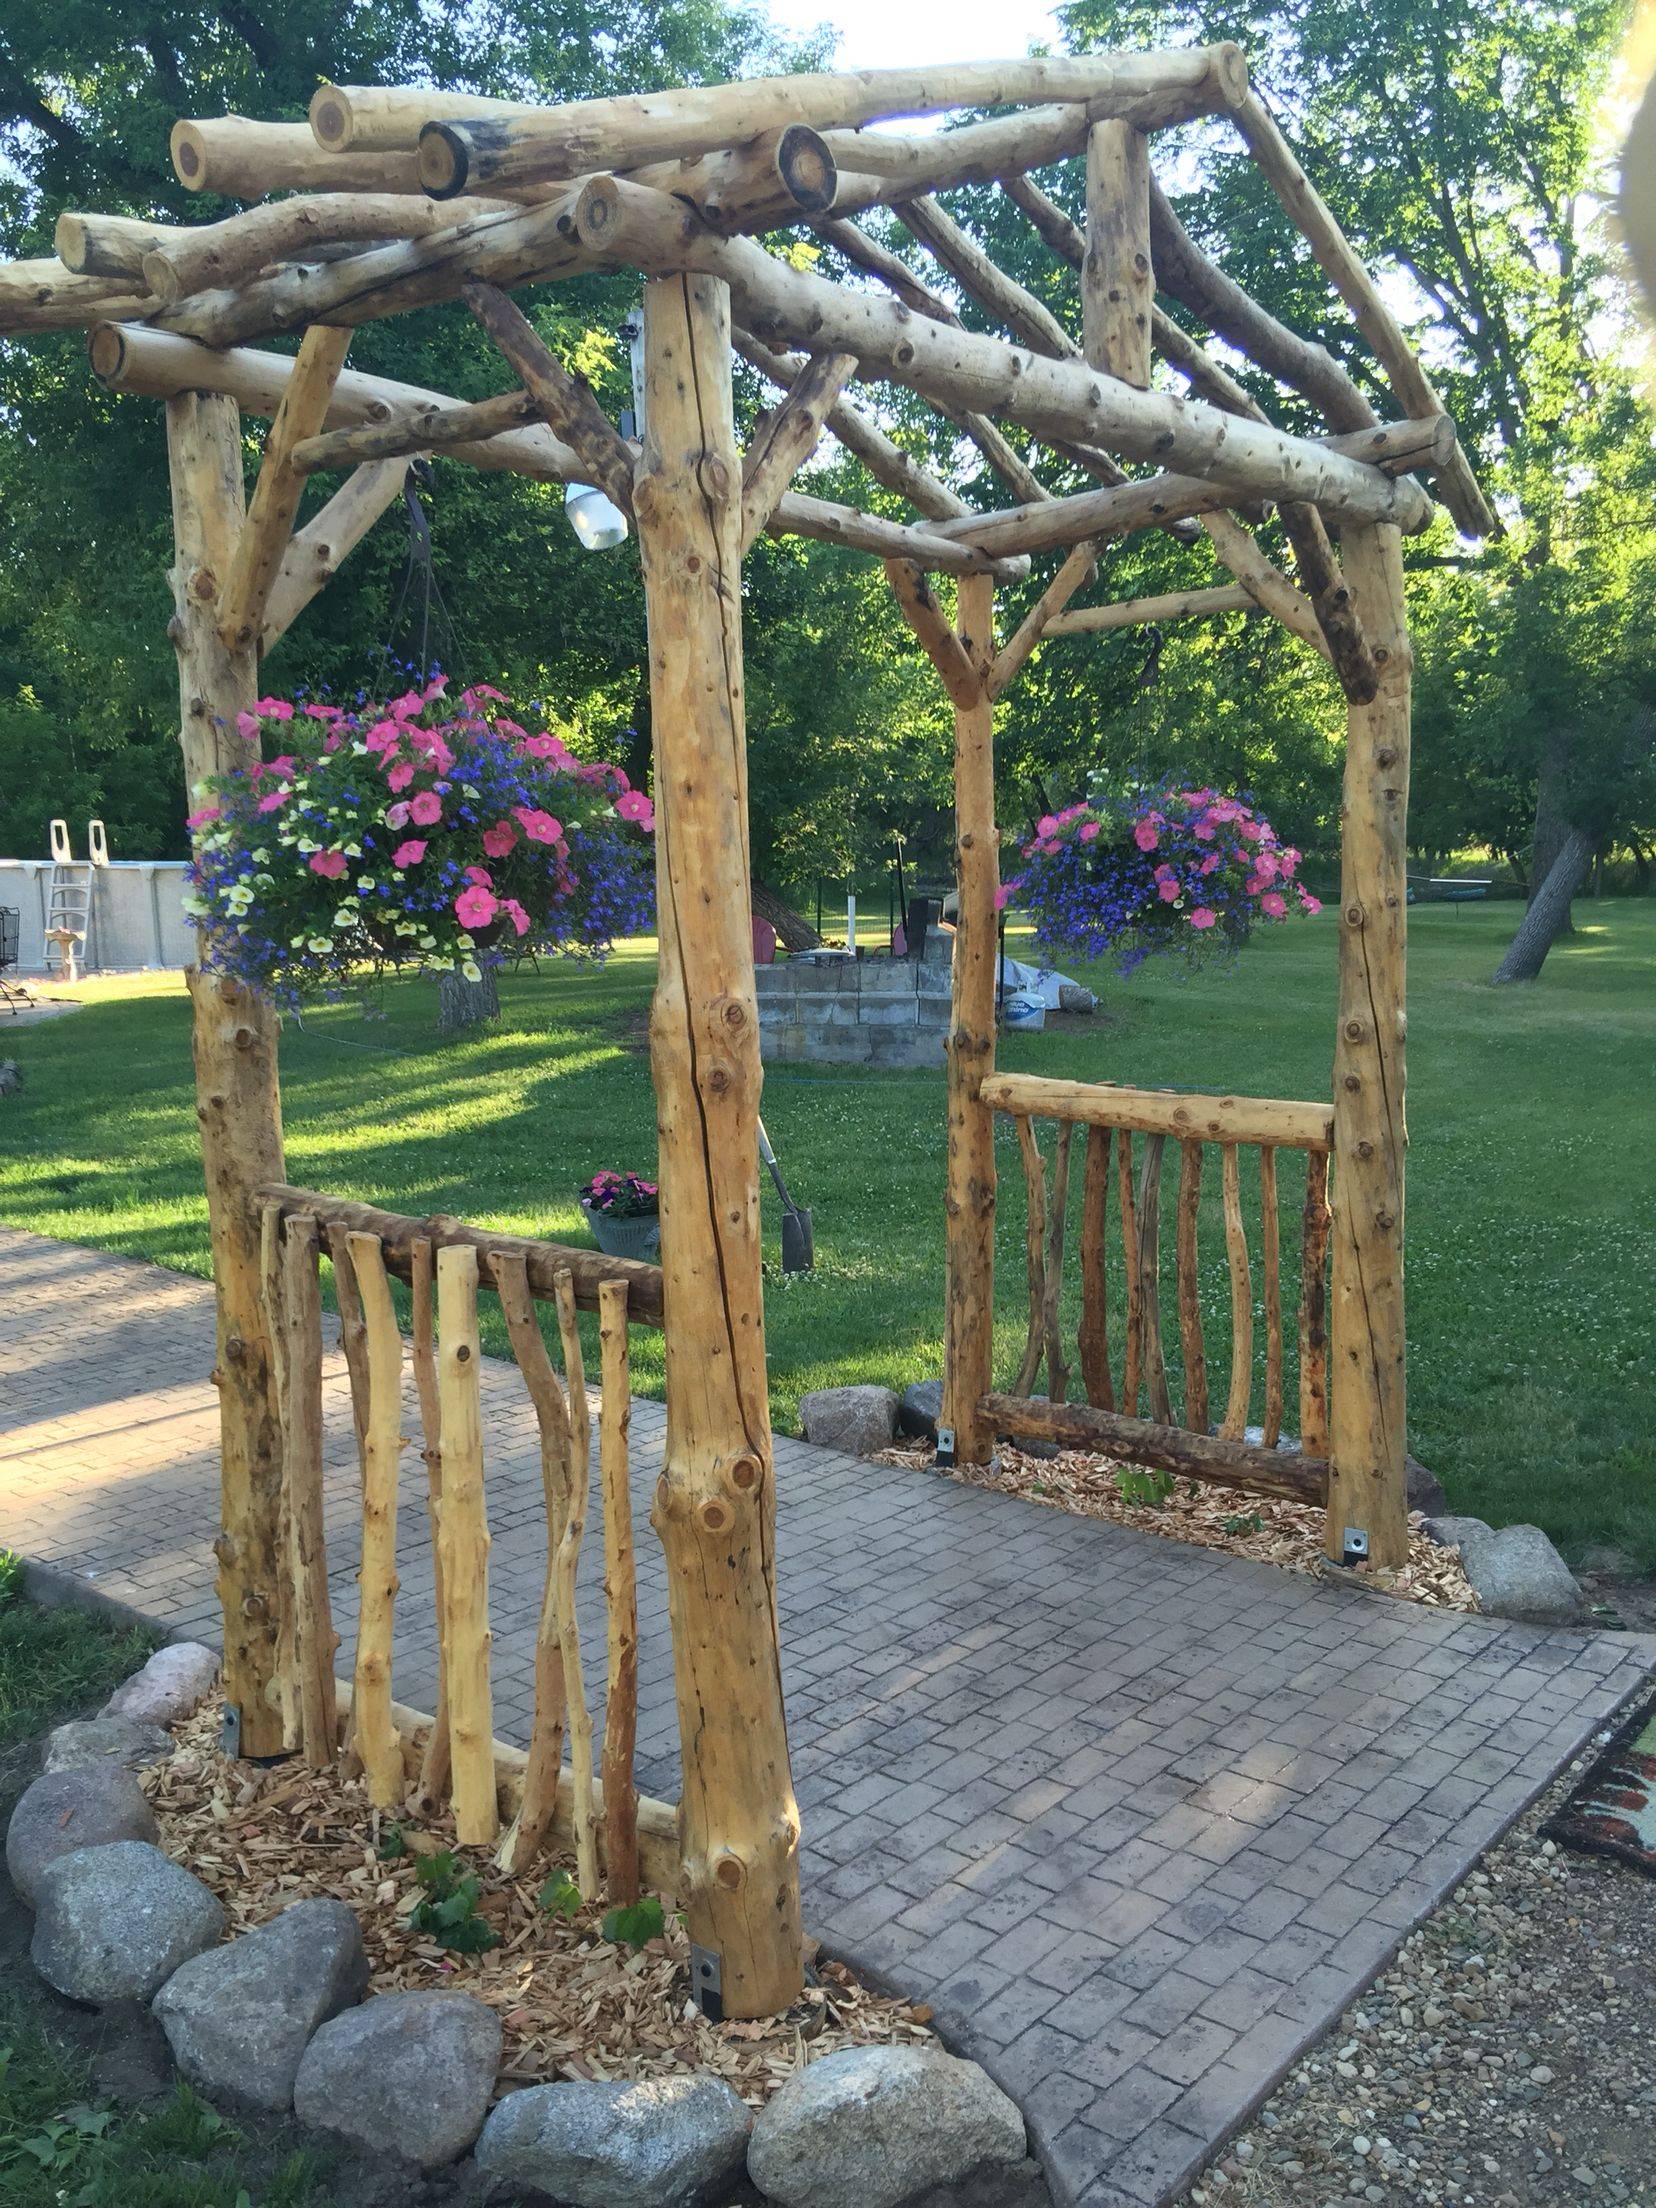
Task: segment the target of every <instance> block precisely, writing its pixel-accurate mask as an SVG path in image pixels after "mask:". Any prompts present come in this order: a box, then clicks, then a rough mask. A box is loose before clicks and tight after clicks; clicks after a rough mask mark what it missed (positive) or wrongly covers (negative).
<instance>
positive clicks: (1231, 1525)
mask: <svg viewBox="0 0 1656 2208" xmlns="http://www.w3.org/2000/svg"><path fill="white" fill-rule="evenodd" d="M1224 1528H1225V1531H1226V1532H1227V1533H1263V1532H1264V1531H1265V1521H1264V1519H1263V1518H1261V1516H1260V1515H1259V1513H1258V1511H1257V1510H1247V1511H1238V1512H1237V1514H1236V1516H1235V1517H1234V1518H1227V1519H1225V1520H1224Z"/></svg>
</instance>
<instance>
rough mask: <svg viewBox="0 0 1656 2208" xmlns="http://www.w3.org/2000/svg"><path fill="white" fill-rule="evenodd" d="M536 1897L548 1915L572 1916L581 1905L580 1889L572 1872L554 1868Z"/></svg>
mask: <svg viewBox="0 0 1656 2208" xmlns="http://www.w3.org/2000/svg"><path fill="white" fill-rule="evenodd" d="M538 1898H539V1901H540V1905H541V1907H542V1908H543V1909H544V1910H545V1911H546V1913H547V1915H548V1916H549V1917H572V1916H574V1914H575V1912H576V1910H577V1909H579V1908H580V1906H581V1889H580V1887H579V1886H577V1885H576V1883H575V1879H574V1875H573V1873H571V1872H569V1871H566V1870H556V1871H554V1872H553V1873H552V1876H551V1877H550V1878H549V1879H548V1880H547V1882H546V1884H545V1885H544V1886H543V1887H542V1888H541V1890H540V1894H539V1897H538Z"/></svg>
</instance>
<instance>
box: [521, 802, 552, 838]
mask: <svg viewBox="0 0 1656 2208" xmlns="http://www.w3.org/2000/svg"><path fill="white" fill-rule="evenodd" d="M512 816H513V818H514V819H515V820H516V821H517V822H518V823H519V825H520V826H521V827H522V829H523V832H524V834H525V835H526V836H527V837H528V838H529V841H530V842H531V843H556V842H557V840H558V838H559V837H560V836H561V835H562V834H563V823H562V821H559V820H554V819H553V817H552V815H551V814H550V813H547V812H541V811H538V810H537V809H536V808H535V807H534V806H532V805H514V806H513V807H512Z"/></svg>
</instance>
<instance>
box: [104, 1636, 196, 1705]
mask: <svg viewBox="0 0 1656 2208" xmlns="http://www.w3.org/2000/svg"><path fill="white" fill-rule="evenodd" d="M218 1675H219V1660H218V1658H217V1656H215V1655H214V1653H213V1651H212V1650H211V1649H210V1648H205V1647H203V1646H202V1644H201V1642H200V1641H174V1642H173V1643H172V1644H171V1645H170V1646H168V1647H166V1648H158V1649H157V1650H156V1652H155V1654H154V1655H153V1656H152V1657H151V1658H150V1660H149V1662H148V1663H147V1664H146V1665H145V1666H144V1668H143V1669H142V1671H135V1672H134V1673H133V1675H132V1677H131V1678H130V1679H127V1680H124V1681H123V1682H122V1684H121V1685H120V1686H118V1687H117V1688H116V1689H115V1692H114V1693H113V1694H112V1695H111V1696H110V1698H109V1700H108V1701H107V1702H106V1703H105V1704H104V1706H103V1708H102V1709H101V1710H100V1711H99V1712H98V1715H99V1716H100V1717H130V1718H134V1719H136V1720H137V1722H138V1723H139V1724H141V1725H176V1724H178V1723H179V1722H180V1720H181V1719H183V1718H186V1717H193V1716H194V1715H195V1713H196V1711H197V1710H199V1709H200V1707H201V1705H202V1703H203V1702H205V1701H206V1699H207V1697H208V1696H209V1695H210V1694H211V1693H212V1691H213V1689H214V1687H215V1686H216V1685H217V1684H218Z"/></svg>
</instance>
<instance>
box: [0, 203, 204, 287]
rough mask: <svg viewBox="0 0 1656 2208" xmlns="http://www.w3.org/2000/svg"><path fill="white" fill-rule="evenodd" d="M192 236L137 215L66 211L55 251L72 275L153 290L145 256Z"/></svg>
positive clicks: (59, 221) (54, 239) (55, 230)
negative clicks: (145, 264)
mask: <svg viewBox="0 0 1656 2208" xmlns="http://www.w3.org/2000/svg"><path fill="white" fill-rule="evenodd" d="M188 235H189V233H188V232H187V231H183V230H177V229H174V228H173V227H172V225H171V224H169V223H164V222H143V221H140V220H139V219H138V218H137V217H135V216H133V215H85V214H77V213H75V212H73V211H65V212H64V213H63V214H61V215H59V217H58V218H57V222H56V224H55V226H54V228H53V231H52V248H53V251H54V252H55V253H56V254H57V257H58V259H59V260H60V261H61V262H62V264H63V266H64V267H65V268H66V269H68V270H69V272H70V274H71V275H75V276H105V277H111V276H113V277H119V278H120V279H121V280H122V289H123V290H125V291H127V292H140V291H153V290H154V289H155V286H154V285H153V284H152V283H150V282H149V281H148V279H147V278H146V277H145V275H144V255H145V254H146V253H148V252H150V251H151V250H152V249H153V248H155V247H157V246H161V245H164V244H166V243H167V242H168V241H169V240H170V239H173V238H180V237H186V236H188ZM20 265H21V264H19V263H16V262H14V263H13V264H12V266H13V267H14V268H15V267H17V266H20Z"/></svg>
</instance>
